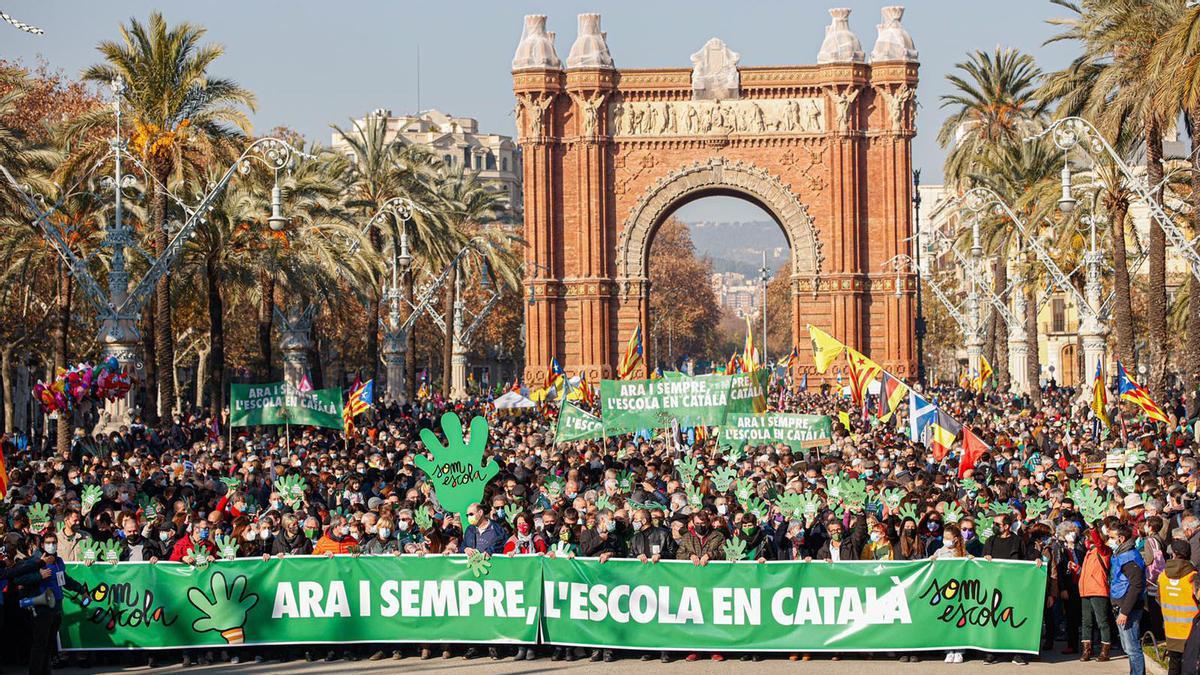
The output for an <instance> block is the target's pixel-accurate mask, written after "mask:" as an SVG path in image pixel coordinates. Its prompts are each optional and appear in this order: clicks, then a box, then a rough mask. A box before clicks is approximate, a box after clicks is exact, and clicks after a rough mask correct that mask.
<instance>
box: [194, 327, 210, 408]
mask: <svg viewBox="0 0 1200 675" xmlns="http://www.w3.org/2000/svg"><path fill="white" fill-rule="evenodd" d="M210 339H211V338H210ZM209 354H212V343H211V342H210V343H209V345H208V346H207V347H205V348H204V349H197V350H196V391H195V400H196V410H197V411H199V412H200V413H201V414H203V412H204V390H205V388H206V387H207V386H208V374H209V371H210V370H211V369H210V368H209V367H208V358H209Z"/></svg>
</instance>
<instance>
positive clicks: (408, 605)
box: [60, 556, 541, 649]
mask: <svg viewBox="0 0 1200 675" xmlns="http://www.w3.org/2000/svg"><path fill="white" fill-rule="evenodd" d="M483 572H486V573H487V574H483ZM67 574H69V575H70V576H71V578H73V579H75V580H76V581H79V582H80V583H82V584H84V585H85V586H86V587H87V593H86V594H84V596H83V598H82V602H80V598H78V597H72V596H73V595H74V594H69V595H68V600H67V601H66V602H65V603H64V607H63V609H64V616H63V624H62V631H61V633H60V635H61V638H62V644H63V646H64V647H65V648H68V649H80V648H82V649H147V648H148V649H154V648H167V647H181V646H191V645H229V644H241V643H245V644H283V643H302V642H535V641H536V640H537V628H538V627H537V618H538V608H539V607H540V605H541V583H540V581H541V569H540V561H539V560H538V558H537V557H532V556H530V557H521V558H515V559H499V558H497V559H496V561H495V562H494V563H493V564H492V565H491V567H490V568H485V569H483V570H482V571H480V570H479V568H475V569H474V570H472V569H471V567H469V566H468V564H467V559H466V558H465V557H464V556H454V557H446V556H428V557H424V558H422V557H418V556H403V557H399V558H397V557H395V556H361V557H357V558H355V557H352V556H335V557H333V558H325V557H288V558H283V559H282V560H280V559H274V560H271V561H268V562H263V561H262V560H261V559H242V560H232V561H217V562H213V563H210V564H208V565H207V566H206V567H204V568H203V569H197V568H195V567H192V566H190V565H184V564H181V563H157V564H154V565H151V564H149V563H120V564H117V565H106V564H95V565H92V566H91V567H85V566H83V565H79V564H71V565H68V569H67Z"/></svg>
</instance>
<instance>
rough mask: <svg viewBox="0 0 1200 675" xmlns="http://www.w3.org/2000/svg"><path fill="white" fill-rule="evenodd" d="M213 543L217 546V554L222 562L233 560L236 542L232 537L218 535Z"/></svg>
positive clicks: (235, 554)
mask: <svg viewBox="0 0 1200 675" xmlns="http://www.w3.org/2000/svg"><path fill="white" fill-rule="evenodd" d="M213 543H214V544H216V545H217V554H218V555H220V556H221V558H222V559H223V560H233V559H234V558H236V557H237V540H236V539H234V538H233V537H227V536H225V535H223V534H218V535H217V538H216V539H215V540H213Z"/></svg>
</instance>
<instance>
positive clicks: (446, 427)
mask: <svg viewBox="0 0 1200 675" xmlns="http://www.w3.org/2000/svg"><path fill="white" fill-rule="evenodd" d="M442 432H443V433H445V434H446V445H442V444H441V443H440V442H439V441H438V439H437V436H436V435H435V434H434V433H433V432H432V431H431V430H429V429H422V430H421V442H422V443H424V444H425V448H426V449H427V450H428V451H429V452H430V453H431V454H432V455H433V459H432V460H430V459H429V458H428V457H426V456H424V455H417V456H416V458H414V459H413V463H415V464H416V465H417V468H418V469H420V470H421V471H424V472H425V475H426V476H428V477H429V479H430V480H431V481H432V482H433V485H434V492H435V493H436V495H437V499H438V501H439V502H440V503H441V504H442V508H444V509H445V510H447V511H451V512H454V513H457V514H459V516H460V517H463V518H462V520H463V523H464V524H463V527H464V528H465V527H466V518H465V517H464V516H465V514H466V512H467V507H468V506H470V505H471V504H474V503H476V502H478V501H479V500H480V499H482V498H483V488H484V486H486V485H487V484H488V481H490V480H492V479H493V478H495V477H496V474H497V473H499V472H500V465H499V464H497V463H495V462H490V463H488V464H484V463H483V451H484V449H485V448H487V441H488V424H487V420H486V419H484V418H483V417H479V416H476V417H473V418H471V439H470V441H469V442H468V441H466V439H464V438H463V430H462V420H460V419H459V418H458V415H456V414H454V413H452V412H448V413H445V414H444V415H442Z"/></svg>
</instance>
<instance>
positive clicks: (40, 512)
mask: <svg viewBox="0 0 1200 675" xmlns="http://www.w3.org/2000/svg"><path fill="white" fill-rule="evenodd" d="M49 526H50V505H49V504H34V505H33V506H31V507H29V529H30V531H32V532H41V531H42V530H45V529H46V528H47V527H49Z"/></svg>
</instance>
